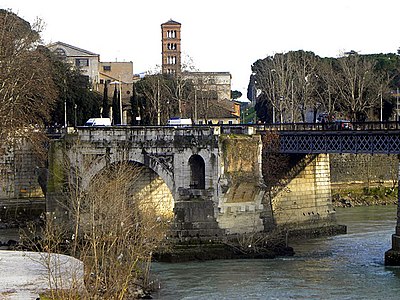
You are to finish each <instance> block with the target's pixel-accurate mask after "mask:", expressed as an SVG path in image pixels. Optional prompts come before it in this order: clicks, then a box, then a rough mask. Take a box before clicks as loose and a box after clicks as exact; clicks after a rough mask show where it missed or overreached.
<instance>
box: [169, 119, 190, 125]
mask: <svg viewBox="0 0 400 300" xmlns="http://www.w3.org/2000/svg"><path fill="white" fill-rule="evenodd" d="M167 125H168V126H192V119H182V118H171V119H169V120H168V122H167Z"/></svg>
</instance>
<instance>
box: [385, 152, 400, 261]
mask: <svg viewBox="0 0 400 300" xmlns="http://www.w3.org/2000/svg"><path fill="white" fill-rule="evenodd" d="M399 158H400V155H399ZM397 187H398V188H400V163H399V173H398V183H397ZM397 199H398V200H397V223H396V231H395V233H394V234H393V235H392V249H390V250H388V251H386V253H385V265H387V266H400V193H398V195H397Z"/></svg>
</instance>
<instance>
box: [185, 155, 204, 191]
mask: <svg viewBox="0 0 400 300" xmlns="http://www.w3.org/2000/svg"><path fill="white" fill-rule="evenodd" d="M189 165H190V188H192V189H202V190H204V189H205V188H206V179H205V177H206V172H205V163H204V159H203V158H202V157H201V156H200V155H197V154H195V155H192V156H191V157H190V159H189Z"/></svg>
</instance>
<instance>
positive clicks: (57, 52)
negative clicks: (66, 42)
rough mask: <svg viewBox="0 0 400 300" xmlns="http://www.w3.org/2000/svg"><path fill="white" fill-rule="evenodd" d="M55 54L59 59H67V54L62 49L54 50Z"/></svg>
mask: <svg viewBox="0 0 400 300" xmlns="http://www.w3.org/2000/svg"><path fill="white" fill-rule="evenodd" d="M54 53H55V54H56V56H57V57H58V58H65V57H66V56H67V54H66V53H65V50H64V49H62V48H57V49H56V50H54Z"/></svg>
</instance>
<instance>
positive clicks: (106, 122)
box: [85, 118, 111, 126]
mask: <svg viewBox="0 0 400 300" xmlns="http://www.w3.org/2000/svg"><path fill="white" fill-rule="evenodd" d="M85 126H111V119H110V118H90V119H89V120H87V121H86V123H85Z"/></svg>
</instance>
